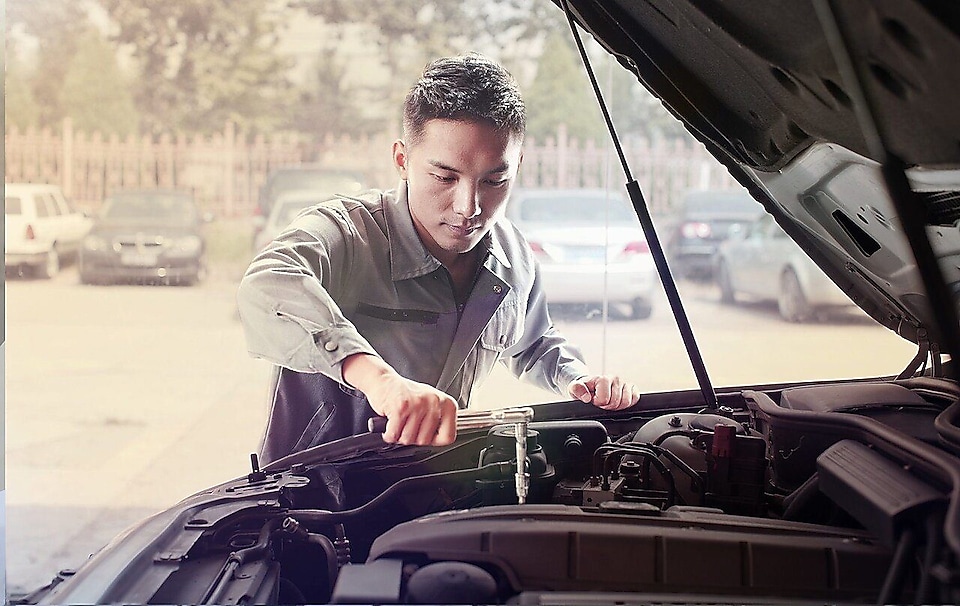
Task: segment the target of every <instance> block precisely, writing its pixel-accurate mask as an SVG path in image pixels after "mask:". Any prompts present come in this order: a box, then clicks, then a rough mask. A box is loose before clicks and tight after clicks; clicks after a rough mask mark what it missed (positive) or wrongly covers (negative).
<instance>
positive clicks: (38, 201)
mask: <svg viewBox="0 0 960 606" xmlns="http://www.w3.org/2000/svg"><path fill="white" fill-rule="evenodd" d="M33 206H34V208H35V209H36V213H37V216H38V217H49V216H50V215H51V213H50V206H49V204H48V202H47V200H46V196H44V195H43V194H34V195H33Z"/></svg>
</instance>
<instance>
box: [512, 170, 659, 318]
mask: <svg viewBox="0 0 960 606" xmlns="http://www.w3.org/2000/svg"><path fill="white" fill-rule="evenodd" d="M506 216H507V218H509V219H510V220H511V221H512V222H513V223H514V224H515V225H516V226H517V227H518V228H519V229H520V230H521V231H522V232H523V234H524V236H525V237H526V238H527V241H528V242H529V244H530V246H531V248H532V249H533V251H534V254H535V256H536V258H537V261H538V262H539V265H540V273H541V278H542V280H543V288H544V292H545V293H546V295H547V300H548V301H549V303H550V304H554V305H555V304H599V303H603V302H606V303H607V304H608V305H610V306H611V308H612V309H615V310H618V311H620V312H621V313H622V314H623V315H625V316H628V317H633V318H637V319H645V318H648V317H650V314H651V312H652V310H653V299H654V296H655V294H656V293H657V291H658V286H659V282H658V280H657V270H656V267H654V264H653V259H652V257H651V255H650V248H649V246H648V245H647V242H646V239H645V238H644V235H643V230H642V229H640V224H639V222H638V221H637V217H636V215H635V214H634V212H633V209H632V208H631V207H630V205H629V202H628V201H627V200H626V198H625V197H624V196H623V195H622V194H619V193H615V192H610V191H606V190H602V189H556V190H554V189H518V190H515V191H514V192H513V194H512V195H511V197H510V200H509V201H508V203H507V215H506Z"/></svg>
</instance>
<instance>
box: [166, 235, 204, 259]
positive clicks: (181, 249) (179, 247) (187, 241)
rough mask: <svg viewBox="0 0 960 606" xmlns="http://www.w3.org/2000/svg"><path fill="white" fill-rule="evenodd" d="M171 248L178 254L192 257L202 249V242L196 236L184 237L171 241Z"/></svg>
mask: <svg viewBox="0 0 960 606" xmlns="http://www.w3.org/2000/svg"><path fill="white" fill-rule="evenodd" d="M173 248H174V250H176V251H177V252H178V253H181V254H184V255H192V254H196V253H198V252H200V250H201V249H202V248H203V241H202V240H200V238H198V237H197V236H184V237H182V238H177V239H176V240H174V241H173Z"/></svg>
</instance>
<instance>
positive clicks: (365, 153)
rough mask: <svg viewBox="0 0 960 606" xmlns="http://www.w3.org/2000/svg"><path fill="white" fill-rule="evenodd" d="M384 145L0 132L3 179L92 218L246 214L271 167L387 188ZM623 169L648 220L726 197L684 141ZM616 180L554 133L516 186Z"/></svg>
mask: <svg viewBox="0 0 960 606" xmlns="http://www.w3.org/2000/svg"><path fill="white" fill-rule="evenodd" d="M392 142H393V137H392V136H390V135H387V134H383V135H379V136H375V137H329V138H327V139H325V140H323V141H320V142H314V141H311V140H310V139H309V138H308V137H307V136H305V135H301V134H297V133H286V134H282V135H277V136H272V137H264V136H259V135H258V136H250V137H248V136H245V135H243V134H242V133H238V132H237V131H236V128H235V126H234V125H233V124H232V123H227V124H226V125H225V127H224V129H223V131H222V132H220V133H217V134H215V135H212V136H199V135H187V134H182V133H178V134H163V135H160V136H156V137H132V136H131V137H126V138H120V137H117V136H116V135H112V136H103V135H102V134H100V133H97V132H94V133H84V132H78V131H75V130H74V128H73V126H72V123H71V121H70V119H66V120H64V122H63V124H62V125H61V128H60V129H58V130H57V131H54V130H51V129H44V130H37V129H29V130H26V131H21V130H18V129H17V128H16V127H14V126H11V127H9V128H8V129H7V131H6V133H5V153H6V158H5V162H6V174H5V181H6V182H8V183H13V182H35V183H41V182H42V183H56V184H59V185H60V186H61V187H62V188H63V190H64V192H65V193H66V194H67V196H68V197H69V198H71V199H72V200H73V201H74V203H75V205H76V206H78V207H80V208H82V209H85V210H96V209H97V208H98V207H99V205H100V202H101V200H103V198H104V196H105V195H107V194H109V193H111V192H114V191H117V190H121V189H132V188H136V189H154V188H177V189H187V190H191V191H193V192H194V193H195V194H196V196H197V198H198V200H199V201H200V203H201V205H202V206H203V207H204V208H205V209H207V210H211V211H213V212H215V213H217V214H218V215H220V216H224V217H234V216H244V215H247V214H249V213H250V212H252V209H253V207H254V205H255V203H256V199H257V195H258V192H259V189H260V186H261V185H262V184H263V183H264V181H265V180H266V178H267V176H268V175H269V174H270V172H271V171H272V170H274V169H276V168H278V167H281V166H289V165H296V164H305V163H317V164H322V165H324V166H329V167H335V168H342V169H348V170H351V171H353V172H356V173H359V174H362V175H364V176H365V177H366V178H367V180H368V185H369V186H371V187H378V188H383V189H388V188H391V187H394V186H395V185H396V182H397V176H396V173H395V172H394V170H393V166H392V162H391V146H392ZM624 151H625V153H626V155H627V158H628V161H629V162H630V167H631V171H632V172H633V175H634V177H635V178H636V179H637V181H638V182H639V183H640V185H641V187H642V188H643V190H644V194H645V196H646V199H647V202H648V204H650V206H651V211H652V212H653V213H654V214H659V213H666V212H667V211H668V210H669V209H670V208H671V207H672V206H673V205H674V204H676V202H677V201H678V200H679V199H680V198H681V197H682V195H683V193H684V192H685V191H687V190H690V189H726V188H729V187H733V186H734V181H733V179H732V178H731V177H730V175H729V174H728V173H727V171H726V169H725V168H723V167H722V166H721V165H720V164H718V163H717V162H716V161H715V160H714V159H713V158H712V157H711V156H710V155H709V154H708V153H707V152H706V150H705V149H704V148H703V146H702V145H700V144H699V143H697V142H695V141H693V140H689V139H672V140H658V141H646V140H639V141H634V142H628V144H627V145H625V147H624ZM623 181H624V179H623V176H622V173H621V169H620V166H619V163H618V161H617V159H616V156H615V155H614V153H613V151H612V149H609V146H598V145H596V144H595V143H594V142H592V141H587V142H586V143H580V142H578V141H576V140H574V139H571V138H569V137H568V136H567V134H566V130H565V128H564V127H562V126H561V127H560V128H559V129H558V132H557V135H556V137H550V138H548V139H546V140H543V141H537V140H534V139H532V138H528V139H527V141H525V143H524V158H523V164H522V167H521V169H520V176H519V184H520V185H521V186H523V187H551V188H576V187H602V186H604V185H606V184H607V183H608V182H609V183H611V184H613V186H614V187H621V186H622V184H623Z"/></svg>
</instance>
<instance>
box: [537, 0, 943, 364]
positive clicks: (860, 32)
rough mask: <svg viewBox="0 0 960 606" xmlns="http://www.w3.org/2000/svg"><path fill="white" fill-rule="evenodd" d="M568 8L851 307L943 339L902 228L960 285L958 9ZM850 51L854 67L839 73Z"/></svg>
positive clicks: (847, 4) (635, 2) (635, 1)
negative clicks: (902, 178) (894, 183)
mask: <svg viewBox="0 0 960 606" xmlns="http://www.w3.org/2000/svg"><path fill="white" fill-rule="evenodd" d="M554 1H555V2H556V3H557V4H558V5H560V6H561V7H562V6H563V1H562V0H554ZM570 7H571V12H572V14H573V15H574V17H575V18H576V20H577V21H578V22H579V23H580V24H581V25H583V26H584V27H585V28H586V29H587V30H588V31H589V32H590V33H591V34H592V35H593V36H594V38H596V39H597V40H598V41H599V42H600V44H601V45H603V46H604V47H605V48H606V49H607V50H608V51H609V52H611V53H612V54H614V55H615V56H616V57H617V58H618V60H619V61H620V63H621V64H623V65H624V66H625V67H627V68H628V69H630V70H631V71H632V72H634V73H636V74H637V76H638V78H639V80H640V81H641V83H642V84H643V85H644V86H645V87H646V88H647V89H649V90H650V91H651V92H652V93H653V94H654V95H655V96H657V97H658V98H660V99H661V100H662V102H663V104H664V106H665V107H666V108H667V109H668V110H669V111H671V112H672V113H673V114H674V115H675V116H676V117H677V118H679V119H680V120H681V121H682V122H683V123H684V125H685V127H686V128H687V130H689V131H690V132H691V133H692V134H693V135H694V136H695V137H696V138H697V139H698V140H699V141H701V142H702V143H703V144H704V145H705V146H706V148H707V149H708V150H709V151H710V152H711V153H712V154H713V155H714V156H715V157H716V158H717V159H718V160H719V161H720V162H721V163H723V164H724V165H725V166H727V167H728V169H729V170H730V172H731V173H732V174H733V175H734V177H736V178H737V179H738V181H740V182H741V183H742V184H743V185H744V186H746V187H747V188H748V189H749V190H750V191H751V192H752V194H753V195H754V197H755V198H757V199H758V200H759V201H760V202H761V203H763V205H764V206H765V207H766V209H767V211H768V212H770V213H771V214H772V215H773V216H774V217H775V218H776V220H777V221H778V222H779V223H780V224H781V225H782V226H783V228H784V230H785V231H786V232H787V233H788V234H789V235H790V236H791V237H792V238H793V239H794V240H796V241H797V242H798V243H799V244H800V246H801V247H802V248H803V249H804V250H805V251H806V252H807V254H809V255H810V256H811V257H812V258H813V260H814V261H815V262H816V263H817V264H818V265H819V266H820V267H821V268H822V269H823V270H824V271H825V272H826V273H827V275H828V276H830V277H831V278H832V279H833V280H834V281H835V282H836V283H837V284H838V285H839V286H840V287H841V288H842V289H843V290H844V291H845V292H846V293H847V294H848V295H849V296H850V298H851V299H852V300H853V301H854V302H856V303H857V304H858V305H859V306H860V307H861V308H863V309H864V310H865V311H866V312H867V313H868V314H870V315H871V316H872V317H873V318H874V319H876V320H877V321H878V322H880V323H881V324H883V325H885V326H887V327H888V328H890V329H892V330H895V331H897V332H898V333H899V334H901V335H902V336H903V337H904V338H907V339H910V340H911V341H914V342H917V340H918V336H919V338H924V336H925V335H929V338H930V339H931V340H932V341H934V342H937V341H939V342H940V344H941V345H943V337H942V336H941V335H940V333H939V332H938V331H937V329H936V326H937V325H938V324H937V321H936V320H937V316H936V314H935V312H934V305H933V304H932V303H931V298H930V297H929V296H928V293H927V289H926V288H925V283H924V281H923V280H922V279H921V271H920V270H921V268H922V266H923V264H920V265H919V266H918V263H917V262H916V260H915V259H916V258H921V259H923V258H924V257H923V256H922V254H921V256H920V257H917V256H916V253H915V251H914V250H912V247H911V245H910V243H909V241H908V238H907V237H905V234H906V233H908V231H907V230H910V229H914V230H916V232H917V233H926V235H927V237H928V239H929V241H930V242H931V243H932V251H933V255H934V256H936V257H937V258H938V259H939V261H940V263H939V265H940V270H941V272H942V273H941V275H934V277H935V278H937V279H939V280H941V281H943V280H945V282H946V284H948V285H950V286H951V287H952V286H953V285H956V284H957V283H958V279H960V270H958V267H957V263H956V255H957V251H958V250H960V232H958V229H957V220H958V219H960V208H958V206H960V205H958V203H960V193H958V192H960V172H958V171H957V168H958V166H960V145H958V136H957V135H958V133H960V113H958V112H957V111H956V110H955V104H956V98H957V92H958V90H960V70H958V69H957V61H956V60H957V57H960V6H958V5H957V4H955V3H952V2H947V1H929V2H905V1H903V0H896V1H882V2H875V1H869V2H868V1H866V0H850V1H844V2H835V3H832V6H831V5H830V4H828V3H827V2H823V3H820V4H819V5H818V3H817V2H807V1H804V2H759V3H758V2H723V3H702V2H693V1H689V0H674V1H671V0H666V1H663V2H659V1H658V2H649V1H647V0H602V1H601V0H571V1H570ZM818 11H819V13H818ZM834 28H835V29H834ZM838 42H839V43H840V46H839V47H838V46H837V43H838ZM838 48H841V49H843V50H841V51H840V52H841V53H843V54H841V55H839V58H838V55H837V52H838ZM844 57H847V58H849V59H850V63H849V65H850V66H851V67H852V71H845V70H844V69H842V67H840V66H843V65H844V60H843V58H844ZM851 75H852V76H853V77H852V78H851ZM898 166H899V167H902V168H903V169H904V170H903V171H900V173H901V175H903V174H906V176H907V178H908V183H909V189H910V190H912V192H911V191H906V192H899V193H898V192H896V191H894V192H891V189H890V186H889V182H886V181H885V178H884V174H883V169H884V167H888V168H889V167H898ZM904 193H906V194H908V195H903V194H904ZM929 265H935V264H933V263H930V264H929ZM953 290H954V289H953V288H949V287H948V288H947V289H945V290H944V292H953ZM932 300H934V301H936V300H937V299H935V298H934V299H932ZM949 313H951V314H952V313H953V312H952V310H951V311H950V312H949ZM949 317H952V318H953V320H954V321H955V320H956V316H955V315H952V316H949ZM942 322H943V320H942V318H941V323H942ZM945 350H946V351H949V350H950V348H949V347H947V348H945Z"/></svg>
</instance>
